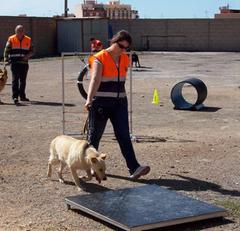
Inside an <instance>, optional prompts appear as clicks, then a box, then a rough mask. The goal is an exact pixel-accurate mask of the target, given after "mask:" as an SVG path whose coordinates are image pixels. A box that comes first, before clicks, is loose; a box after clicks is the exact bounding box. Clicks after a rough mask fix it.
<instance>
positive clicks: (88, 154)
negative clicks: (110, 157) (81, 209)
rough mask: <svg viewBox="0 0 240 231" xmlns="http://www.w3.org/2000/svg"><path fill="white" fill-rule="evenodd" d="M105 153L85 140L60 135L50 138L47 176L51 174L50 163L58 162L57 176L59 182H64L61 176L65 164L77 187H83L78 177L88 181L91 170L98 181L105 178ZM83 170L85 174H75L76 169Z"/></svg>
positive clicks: (90, 177) (90, 176)
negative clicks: (100, 152) (101, 152)
mask: <svg viewBox="0 0 240 231" xmlns="http://www.w3.org/2000/svg"><path fill="white" fill-rule="evenodd" d="M105 158H106V155H105V154H99V152H98V151H97V150H96V149H95V148H94V147H92V146H90V145H89V144H88V143H87V141H85V140H78V139H75V138H73V137H70V136H65V135H60V136H57V137H56V138H55V139H53V140H52V142H51V145H50V156H49V160H48V173H47V175H48V177H51V175H52V165H54V164H60V167H59V171H58V177H59V181H60V182H61V183H64V179H63V177H62V171H63V168H64V167H65V166H66V165H67V166H68V167H69V168H70V170H71V173H72V176H73V179H74V182H75V184H76V185H77V186H78V189H79V190H81V189H84V188H83V186H82V185H81V182H80V179H82V180H84V181H90V180H91V179H92V173H91V171H94V174H95V176H96V179H97V180H98V182H99V183H101V180H106V175H105V170H106V166H105ZM78 169H80V170H85V171H86V172H87V176H85V177H83V176H80V179H79V177H78V175H77V170H78Z"/></svg>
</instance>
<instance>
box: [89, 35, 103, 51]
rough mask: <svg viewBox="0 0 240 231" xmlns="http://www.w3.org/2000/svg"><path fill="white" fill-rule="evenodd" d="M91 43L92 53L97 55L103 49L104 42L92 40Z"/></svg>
mask: <svg viewBox="0 0 240 231" xmlns="http://www.w3.org/2000/svg"><path fill="white" fill-rule="evenodd" d="M90 43H91V52H93V53H96V52H99V51H101V50H102V49H103V45H102V42H101V41H100V40H97V39H95V38H90Z"/></svg>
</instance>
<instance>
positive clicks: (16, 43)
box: [8, 35, 31, 61]
mask: <svg viewBox="0 0 240 231" xmlns="http://www.w3.org/2000/svg"><path fill="white" fill-rule="evenodd" d="M8 42H9V43H10V44H11V51H10V54H9V57H10V59H11V61H18V60H20V59H21V58H22V57H24V56H25V55H26V54H27V53H28V52H29V50H30V47H31V38H29V37H28V36H26V35H24V37H23V39H22V40H21V41H20V40H18V38H17V36H16V35H12V36H10V37H9V38H8Z"/></svg>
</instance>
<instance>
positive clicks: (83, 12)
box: [75, 0, 139, 19]
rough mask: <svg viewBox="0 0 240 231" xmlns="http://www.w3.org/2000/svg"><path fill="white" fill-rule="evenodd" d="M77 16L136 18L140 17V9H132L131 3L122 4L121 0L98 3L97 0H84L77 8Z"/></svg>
mask: <svg viewBox="0 0 240 231" xmlns="http://www.w3.org/2000/svg"><path fill="white" fill-rule="evenodd" d="M75 15H76V17H77V18H109V19H135V18H139V16H138V11H136V10H132V7H131V5H128V4H121V3H120V1H119V0H118V1H109V3H108V4H103V3H97V0H84V3H83V4H78V5H77V6H76V8H75Z"/></svg>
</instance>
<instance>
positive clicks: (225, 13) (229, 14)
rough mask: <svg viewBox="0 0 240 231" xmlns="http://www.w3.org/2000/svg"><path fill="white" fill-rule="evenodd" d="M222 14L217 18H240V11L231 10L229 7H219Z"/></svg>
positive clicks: (216, 15) (216, 16) (217, 15)
mask: <svg viewBox="0 0 240 231" xmlns="http://www.w3.org/2000/svg"><path fill="white" fill-rule="evenodd" d="M219 10H220V13H219V14H215V18H240V10H234V9H229V5H227V6H222V7H219Z"/></svg>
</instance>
